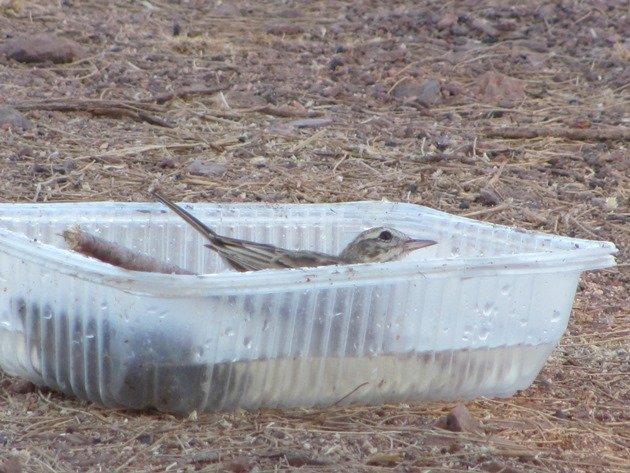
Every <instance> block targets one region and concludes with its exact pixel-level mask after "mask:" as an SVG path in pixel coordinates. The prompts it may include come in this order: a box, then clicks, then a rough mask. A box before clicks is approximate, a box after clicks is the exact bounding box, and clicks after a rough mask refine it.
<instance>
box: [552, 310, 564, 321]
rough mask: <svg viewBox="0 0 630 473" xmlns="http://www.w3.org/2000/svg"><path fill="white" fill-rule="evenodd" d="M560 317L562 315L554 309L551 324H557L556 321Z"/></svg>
mask: <svg viewBox="0 0 630 473" xmlns="http://www.w3.org/2000/svg"><path fill="white" fill-rule="evenodd" d="M561 315H562V314H561V313H560V311H559V310H558V309H554V311H553V313H552V314H551V322H557V321H558V320H560V316H561Z"/></svg>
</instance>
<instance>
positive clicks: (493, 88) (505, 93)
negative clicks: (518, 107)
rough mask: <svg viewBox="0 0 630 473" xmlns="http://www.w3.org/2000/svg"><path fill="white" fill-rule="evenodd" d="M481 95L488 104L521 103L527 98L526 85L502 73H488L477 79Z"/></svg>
mask: <svg viewBox="0 0 630 473" xmlns="http://www.w3.org/2000/svg"><path fill="white" fill-rule="evenodd" d="M477 88H478V93H479V95H481V96H482V99H483V100H484V102H486V103H491V104H499V103H500V104H501V106H503V107H505V106H506V105H507V104H509V103H510V102H511V103H513V102H519V101H521V100H523V99H524V98H525V83H524V82H523V81H522V80H520V79H515V78H514V77H509V76H506V75H505V74H501V73H500V72H495V71H488V72H486V73H484V74H482V75H481V76H479V77H478V78H477Z"/></svg>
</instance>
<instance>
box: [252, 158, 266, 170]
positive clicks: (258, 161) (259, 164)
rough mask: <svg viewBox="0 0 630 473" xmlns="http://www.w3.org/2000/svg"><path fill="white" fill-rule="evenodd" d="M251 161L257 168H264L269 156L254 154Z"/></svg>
mask: <svg viewBox="0 0 630 473" xmlns="http://www.w3.org/2000/svg"><path fill="white" fill-rule="evenodd" d="M249 162H250V163H252V164H253V165H254V166H256V167H257V168H264V167H265V166H266V165H267V158H265V157H264V156H254V157H253V158H252V159H250V161H249Z"/></svg>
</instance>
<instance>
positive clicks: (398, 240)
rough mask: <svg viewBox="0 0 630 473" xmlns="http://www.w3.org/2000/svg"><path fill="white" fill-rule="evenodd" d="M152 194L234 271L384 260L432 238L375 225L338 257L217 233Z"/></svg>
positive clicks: (428, 242) (394, 257) (155, 193)
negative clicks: (194, 230) (422, 238)
mask: <svg viewBox="0 0 630 473" xmlns="http://www.w3.org/2000/svg"><path fill="white" fill-rule="evenodd" d="M153 196H154V197H155V198H156V199H158V200H159V201H160V202H162V203H163V204H164V205H166V206H167V207H169V208H170V209H172V210H173V211H174V212H175V213H177V215H179V216H180V217H182V218H183V219H184V220H185V221H186V222H188V223H189V224H190V225H192V226H193V227H194V228H195V229H196V230H197V231H199V232H200V233H201V234H202V235H203V236H205V237H206V238H207V239H208V241H209V242H210V243H208V244H207V245H206V246H207V247H208V248H210V249H212V250H214V251H216V252H217V253H219V255H220V256H221V257H222V258H223V259H224V260H225V261H226V262H227V263H228V264H229V265H230V266H231V267H232V268H234V269H236V270H237V271H257V270H260V269H271V268H275V269H282V268H302V267H313V266H328V265H333V264H353V263H384V262H386V261H394V260H397V259H399V258H401V257H402V256H403V255H405V254H406V253H409V252H410V251H413V250H417V249H420V248H424V247H427V246H431V245H435V244H436V243H437V242H435V241H433V240H416V239H413V238H410V237H409V236H407V235H405V234H404V233H402V232H399V231H398V230H394V229H393V228H386V227H376V228H370V229H368V230H365V231H364V232H361V233H359V235H358V236H357V237H356V238H355V239H354V240H352V241H351V242H350V243H349V244H348V246H346V247H345V248H344V250H343V251H342V252H341V253H340V254H339V256H333V255H327V254H325V253H319V252H317V251H304V250H287V249H285V248H278V247H277V246H273V245H269V244H266V243H256V242H254V241H247V240H239V239H237V238H230V237H226V236H221V235H219V234H217V233H216V232H215V231H214V230H212V229H211V228H209V227H208V226H207V225H206V224H204V223H203V222H202V221H201V220H199V219H197V218H196V217H195V216H193V215H191V214H190V213H188V212H187V211H186V210H184V209H182V208H181V207H179V206H178V205H176V204H175V203H173V202H171V201H170V200H168V199H167V198H166V197H164V196H162V195H160V194H159V193H157V192H154V193H153Z"/></svg>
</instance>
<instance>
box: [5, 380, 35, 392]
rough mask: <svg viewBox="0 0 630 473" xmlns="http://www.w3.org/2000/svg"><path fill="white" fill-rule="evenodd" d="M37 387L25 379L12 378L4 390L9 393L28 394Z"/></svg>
mask: <svg viewBox="0 0 630 473" xmlns="http://www.w3.org/2000/svg"><path fill="white" fill-rule="evenodd" d="M36 389H37V387H36V386H35V385H34V384H33V383H31V382H30V381H27V380H26V379H14V380H13V381H12V382H11V384H10V385H9V386H7V388H6V390H7V391H8V392H9V393H11V394H28V393H32V392H34V391H35V390H36Z"/></svg>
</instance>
